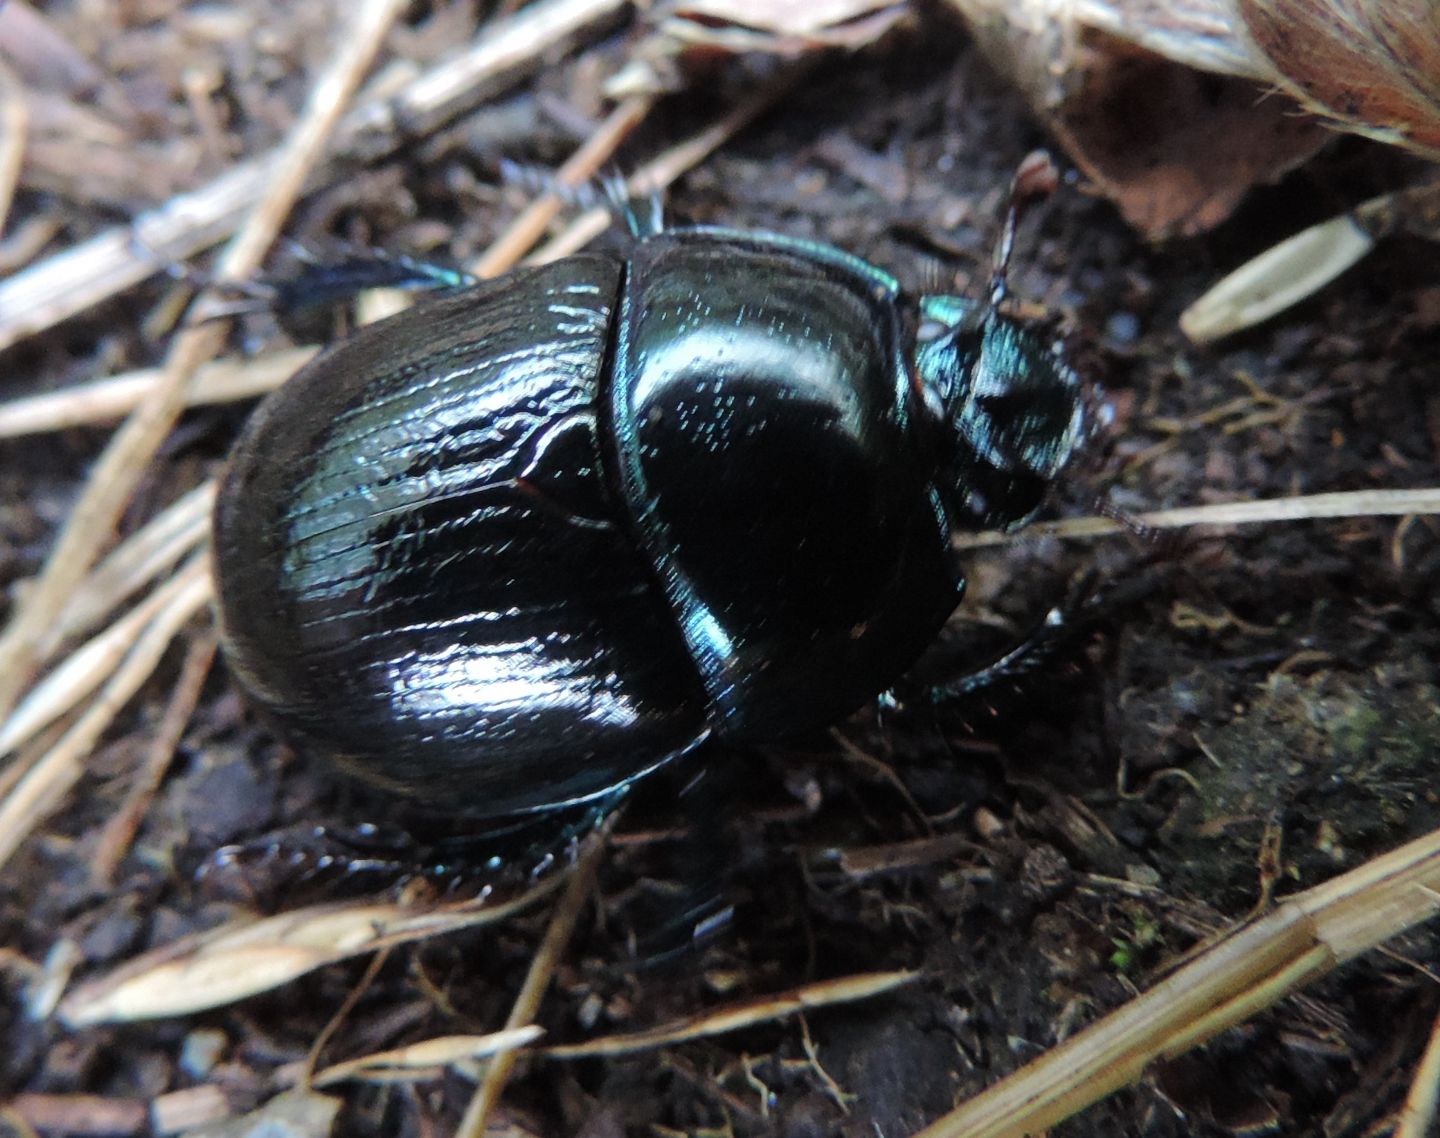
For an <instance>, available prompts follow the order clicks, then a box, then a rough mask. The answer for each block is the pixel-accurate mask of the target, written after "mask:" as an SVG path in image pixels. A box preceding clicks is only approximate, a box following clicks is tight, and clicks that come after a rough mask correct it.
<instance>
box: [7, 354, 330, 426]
mask: <svg viewBox="0 0 1440 1138" xmlns="http://www.w3.org/2000/svg"><path fill="white" fill-rule="evenodd" d="M316 351H317V349H315V348H311V347H302V348H284V349H282V350H280V351H277V352H271V353H269V354H268V355H264V356H261V357H259V358H258V359H221V360H216V361H214V362H212V363H207V364H205V365H204V366H202V367H201V368H200V370H199V371H197V372H196V373H195V375H194V377H193V378H192V379H191V381H190V383H189V385H188V386H187V387H186V389H185V406H186V407H200V406H204V405H207V404H212V403H237V402H239V401H241V400H243V399H254V398H256V397H257V396H261V395H264V394H265V393H266V392H269V391H273V390H275V388H277V387H279V386H280V385H281V384H282V383H284V382H285V381H286V380H287V379H289V378H290V377H291V376H292V375H294V374H295V373H296V372H297V371H299V370H300V367H301V365H302V364H304V363H306V362H307V361H309V360H310V359H311V358H312V357H313V356H314V355H315V353H316ZM163 378H164V373H163V372H162V370H161V369H160V368H140V369H139V370H137V371H132V372H126V373H125V374H124V375H116V376H111V377H110V378H108V379H97V380H95V381H94V382H93V383H84V384H78V385H76V386H74V387H67V388H65V389H63V390H61V391H47V392H45V393H44V394H42V395H31V396H26V397H25V398H22V399H12V400H10V401H9V402H8V403H0V439H15V438H21V437H22V436H25V435H39V434H46V433H48V432H50V431H63V430H67V429H69V428H71V427H100V426H107V425H109V424H110V423H114V422H117V421H118V420H120V419H123V418H124V417H125V416H126V415H128V414H130V412H131V411H133V410H134V409H135V408H136V407H137V406H139V405H140V403H141V402H143V401H144V399H145V398H146V397H147V396H148V395H149V394H150V392H152V391H153V390H154V389H155V388H156V387H157V386H158V385H159V384H160V383H161V381H162V380H163Z"/></svg>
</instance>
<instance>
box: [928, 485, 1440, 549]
mask: <svg viewBox="0 0 1440 1138" xmlns="http://www.w3.org/2000/svg"><path fill="white" fill-rule="evenodd" d="M1410 514H1440V488H1436V487H1427V488H1424V489H1420V490H1354V491H1348V492H1341V493H1336V494H1305V495H1301V496H1299V497H1294V498H1262V499H1260V500H1258V501H1251V502H1221V503H1219V504H1217V505H1213V506H1181V507H1178V508H1176V509H1173V510H1154V511H1152V512H1151V513H1148V514H1139V515H1137V516H1136V517H1134V518H1132V519H1130V520H1131V521H1132V522H1136V523H1139V524H1140V525H1141V526H1146V527H1149V528H1151V529H1183V528H1185V527H1186V526H1245V525H1259V524H1262V523H1267V522H1297V521H1305V520H1307V519H1310V518H1360V517H1405V516H1408V515H1410ZM1128 532H1130V527H1129V526H1127V525H1122V524H1121V523H1120V522H1117V521H1115V520H1114V519H1113V518H1103V517H1086V518H1066V519H1064V520H1062V521H1058V522H1036V523H1035V524H1034V525H1030V526H1027V527H1026V528H1025V529H1023V530H1021V531H1019V532H1018V533H1004V532H1002V531H1000V530H986V531H985V532H983V533H974V534H962V535H960V536H958V537H956V538H955V541H954V544H955V546H956V548H957V549H980V548H984V547H986V546H992V545H1008V544H1010V543H1012V542H1018V541H1032V540H1037V539H1039V538H1046V537H1058V538H1093V537H1108V536H1111V535H1113V534H1118V533H1128Z"/></svg>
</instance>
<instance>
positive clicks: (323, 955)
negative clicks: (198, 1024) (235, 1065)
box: [60, 873, 565, 1028]
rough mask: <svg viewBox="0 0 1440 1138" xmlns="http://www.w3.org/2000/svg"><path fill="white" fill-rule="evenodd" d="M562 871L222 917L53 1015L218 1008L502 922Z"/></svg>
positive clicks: (73, 1019) (86, 988)
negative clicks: (472, 892) (338, 966)
mask: <svg viewBox="0 0 1440 1138" xmlns="http://www.w3.org/2000/svg"><path fill="white" fill-rule="evenodd" d="M564 879H565V875H564V874H559V873H557V874H553V875H551V876H550V877H549V878H547V879H545V880H544V881H541V882H539V883H538V884H537V885H535V886H533V887H532V888H530V889H528V890H526V891H525V892H524V893H523V894H521V895H520V896H518V897H515V898H513V899H511V900H509V901H505V902H497V903H494V904H489V903H487V902H486V900H485V899H484V898H481V899H480V900H476V901H467V902H463V903H461V904H458V905H444V906H436V907H432V908H416V907H414V906H407V905H399V904H386V903H372V902H363V903H354V904H352V903H348V902H346V903H340V904H329V905H312V906H310V907H308V908H304V909H296V910H295V911H293V912H290V913H283V914H280V915H279V916H274V917H266V918H263V919H261V920H251V921H241V922H238V923H232V924H228V925H224V926H222V927H221V928H218V929H211V930H210V931H208V932H204V933H200V934H198V935H196V936H192V937H186V938H184V939H182V940H179V941H176V942H175V943H174V944H170V945H166V946H165V947H164V948H161V949H158V950H156V951H154V952H149V953H146V954H145V955H144V956H141V957H138V958H137V959H135V960H132V961H130V962H129V963H127V964H125V965H123V966H121V967H120V968H117V969H116V970H115V971H113V972H111V973H109V974H108V975H104V976H100V977H98V978H96V979H94V980H90V981H88V982H87V983H85V984H83V985H81V986H80V987H79V988H77V989H75V991H73V992H71V993H70V994H69V995H68V996H66V997H65V999H64V1000H63V1001H62V1002H61V1004H60V1016H61V1018H62V1019H64V1020H65V1022H66V1023H67V1024H69V1025H70V1026H71V1027H72V1028H79V1027H85V1026H88V1025H91V1024H98V1023H130V1022H134V1021H136V1020H144V1019H158V1018H160V1017H163V1016H176V1015H187V1014H189V1013H191V1012H198V1011H204V1010H206V1009H207V1008H215V1007H223V1006H224V1005H226V1004H230V1003H234V1002H235V1001H236V1000H241V999H244V998H245V997H247V996H253V995H256V994H258V993H260V992H268V991H270V990H271V989H272V988H278V987H280V985H282V984H287V983H289V982H290V981H291V980H294V979H296V978H297V977H300V976H303V975H305V973H307V972H313V971H314V970H315V969H316V968H321V967H324V966H325V965H327V964H333V963H335V962H337V961H340V960H347V959H349V958H350V957H353V956H359V955H362V954H363V953H367V952H376V951H379V950H380V949H383V948H389V947H393V946H395V945H398V944H406V943H408V942H410V941H415V940H422V939H424V938H426V937H432V936H440V935H442V934H444V933H449V932H455V931H457V930H459V929H465V928H474V927H476V926H478V925H488V924H492V923H495V922H498V921H503V920H506V919H508V918H509V917H512V916H514V915H515V913H517V912H519V911H520V910H521V909H524V908H527V907H528V906H530V905H533V904H534V903H535V902H536V901H538V900H540V899H541V898H542V897H545V896H546V895H547V894H549V893H551V892H553V891H554V890H555V888H556V887H557V886H558V885H559V884H560V883H561V882H562V881H563V880H564Z"/></svg>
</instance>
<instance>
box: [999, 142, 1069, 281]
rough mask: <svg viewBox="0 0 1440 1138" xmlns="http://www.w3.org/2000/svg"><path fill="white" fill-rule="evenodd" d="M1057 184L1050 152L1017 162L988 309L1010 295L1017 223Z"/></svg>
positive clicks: (1039, 153) (1051, 191)
mask: <svg viewBox="0 0 1440 1138" xmlns="http://www.w3.org/2000/svg"><path fill="white" fill-rule="evenodd" d="M1059 183H1060V171H1059V170H1058V169H1057V168H1056V166H1055V163H1054V161H1053V160H1052V159H1051V157H1050V153H1049V151H1046V150H1032V151H1031V152H1030V153H1029V154H1027V155H1026V156H1025V157H1024V158H1023V159H1021V161H1020V165H1019V166H1018V167H1017V168H1016V170H1015V177H1014V178H1013V179H1012V180H1011V182H1010V201H1009V204H1008V205H1006V207H1005V226H1004V228H1003V229H1002V230H1001V232H1000V240H999V241H998V242H997V243H996V245H995V261H994V265H993V267H992V268H991V270H990V307H991V308H999V307H1000V305H1001V303H1002V302H1003V301H1005V300H1006V299H1007V298H1008V297H1009V295H1010V281H1009V274H1010V255H1011V254H1012V253H1013V252H1014V251H1015V232H1016V230H1018V229H1019V228H1020V221H1021V219H1022V218H1024V216H1025V214H1026V213H1027V212H1028V211H1029V209H1030V207H1031V206H1033V205H1035V204H1036V203H1037V202H1041V201H1044V200H1045V199H1046V198H1048V197H1049V196H1050V195H1051V194H1052V193H1054V192H1055V187H1056V186H1057V185H1059Z"/></svg>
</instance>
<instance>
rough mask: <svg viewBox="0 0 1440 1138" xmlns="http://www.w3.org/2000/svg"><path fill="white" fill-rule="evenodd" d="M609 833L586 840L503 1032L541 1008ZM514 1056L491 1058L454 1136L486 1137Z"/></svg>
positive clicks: (504, 1054)
mask: <svg viewBox="0 0 1440 1138" xmlns="http://www.w3.org/2000/svg"><path fill="white" fill-rule="evenodd" d="M608 833H609V826H602V827H601V828H600V829H599V830H597V831H596V832H595V833H593V834H591V835H590V837H589V838H588V839H587V841H586V844H585V847H584V849H583V850H582V852H581V854H580V857H579V859H578V860H577V862H576V863H575V868H574V870H573V871H572V872H571V876H570V883H569V885H567V886H566V888H565V892H564V893H563V894H562V895H561V897H560V901H559V903H558V904H556V906H555V911H554V912H553V913H552V914H551V915H550V924H549V925H548V926H547V927H546V929H545V936H544V938H543V939H542V940H541V941H540V944H539V947H537V948H536V949H535V956H534V958H533V959H532V960H531V961H530V970H529V971H528V972H527V973H526V974H525V983H524V984H522V985H521V986H520V991H519V993H518V994H517V995H516V996H515V1003H514V1004H513V1005H511V1008H510V1014H509V1015H508V1016H506V1017H505V1028H504V1030H506V1031H518V1030H521V1029H522V1028H524V1027H526V1026H527V1025H528V1024H529V1023H530V1022H531V1021H532V1020H533V1019H534V1018H535V1015H536V1013H537V1012H538V1011H539V1010H540V1001H541V1000H542V999H543V998H544V996H545V990H546V989H547V988H548V987H549V986H550V978H551V977H552V976H554V975H555V969H556V968H557V967H559V965H560V958H561V956H562V955H563V954H564V952H565V947H566V945H568V944H569V943H570V937H571V934H572V933H574V931H575V922H576V921H577V920H579V919H580V912H581V910H582V909H584V907H585V902H586V900H587V899H588V898H589V896H590V891H591V889H592V888H593V886H594V883H595V870H596V869H597V868H598V867H599V865H600V858H601V857H602V856H603V854H604V852H605V839H606V837H607V836H608ZM515 1054H516V1053H515V1051H513V1050H504V1051H501V1052H500V1053H499V1054H497V1055H496V1056H495V1058H494V1059H492V1060H491V1062H490V1065H489V1067H487V1068H486V1070H485V1077H484V1078H483V1079H481V1080H480V1085H479V1086H478V1087H476V1088H475V1094H474V1096H473V1097H472V1098H471V1099H470V1102H469V1104H468V1105H467V1106H466V1107H465V1115H464V1117H463V1118H461V1120H460V1125H459V1126H458V1127H457V1128H456V1130H455V1138H483V1135H484V1134H485V1123H486V1120H487V1119H489V1117H490V1112H491V1111H492V1110H494V1109H495V1106H496V1104H498V1103H499V1101H500V1095H501V1093H502V1092H503V1091H504V1089H505V1084H506V1083H507V1082H508V1081H509V1079H510V1072H511V1071H512V1070H514V1067H515Z"/></svg>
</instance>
